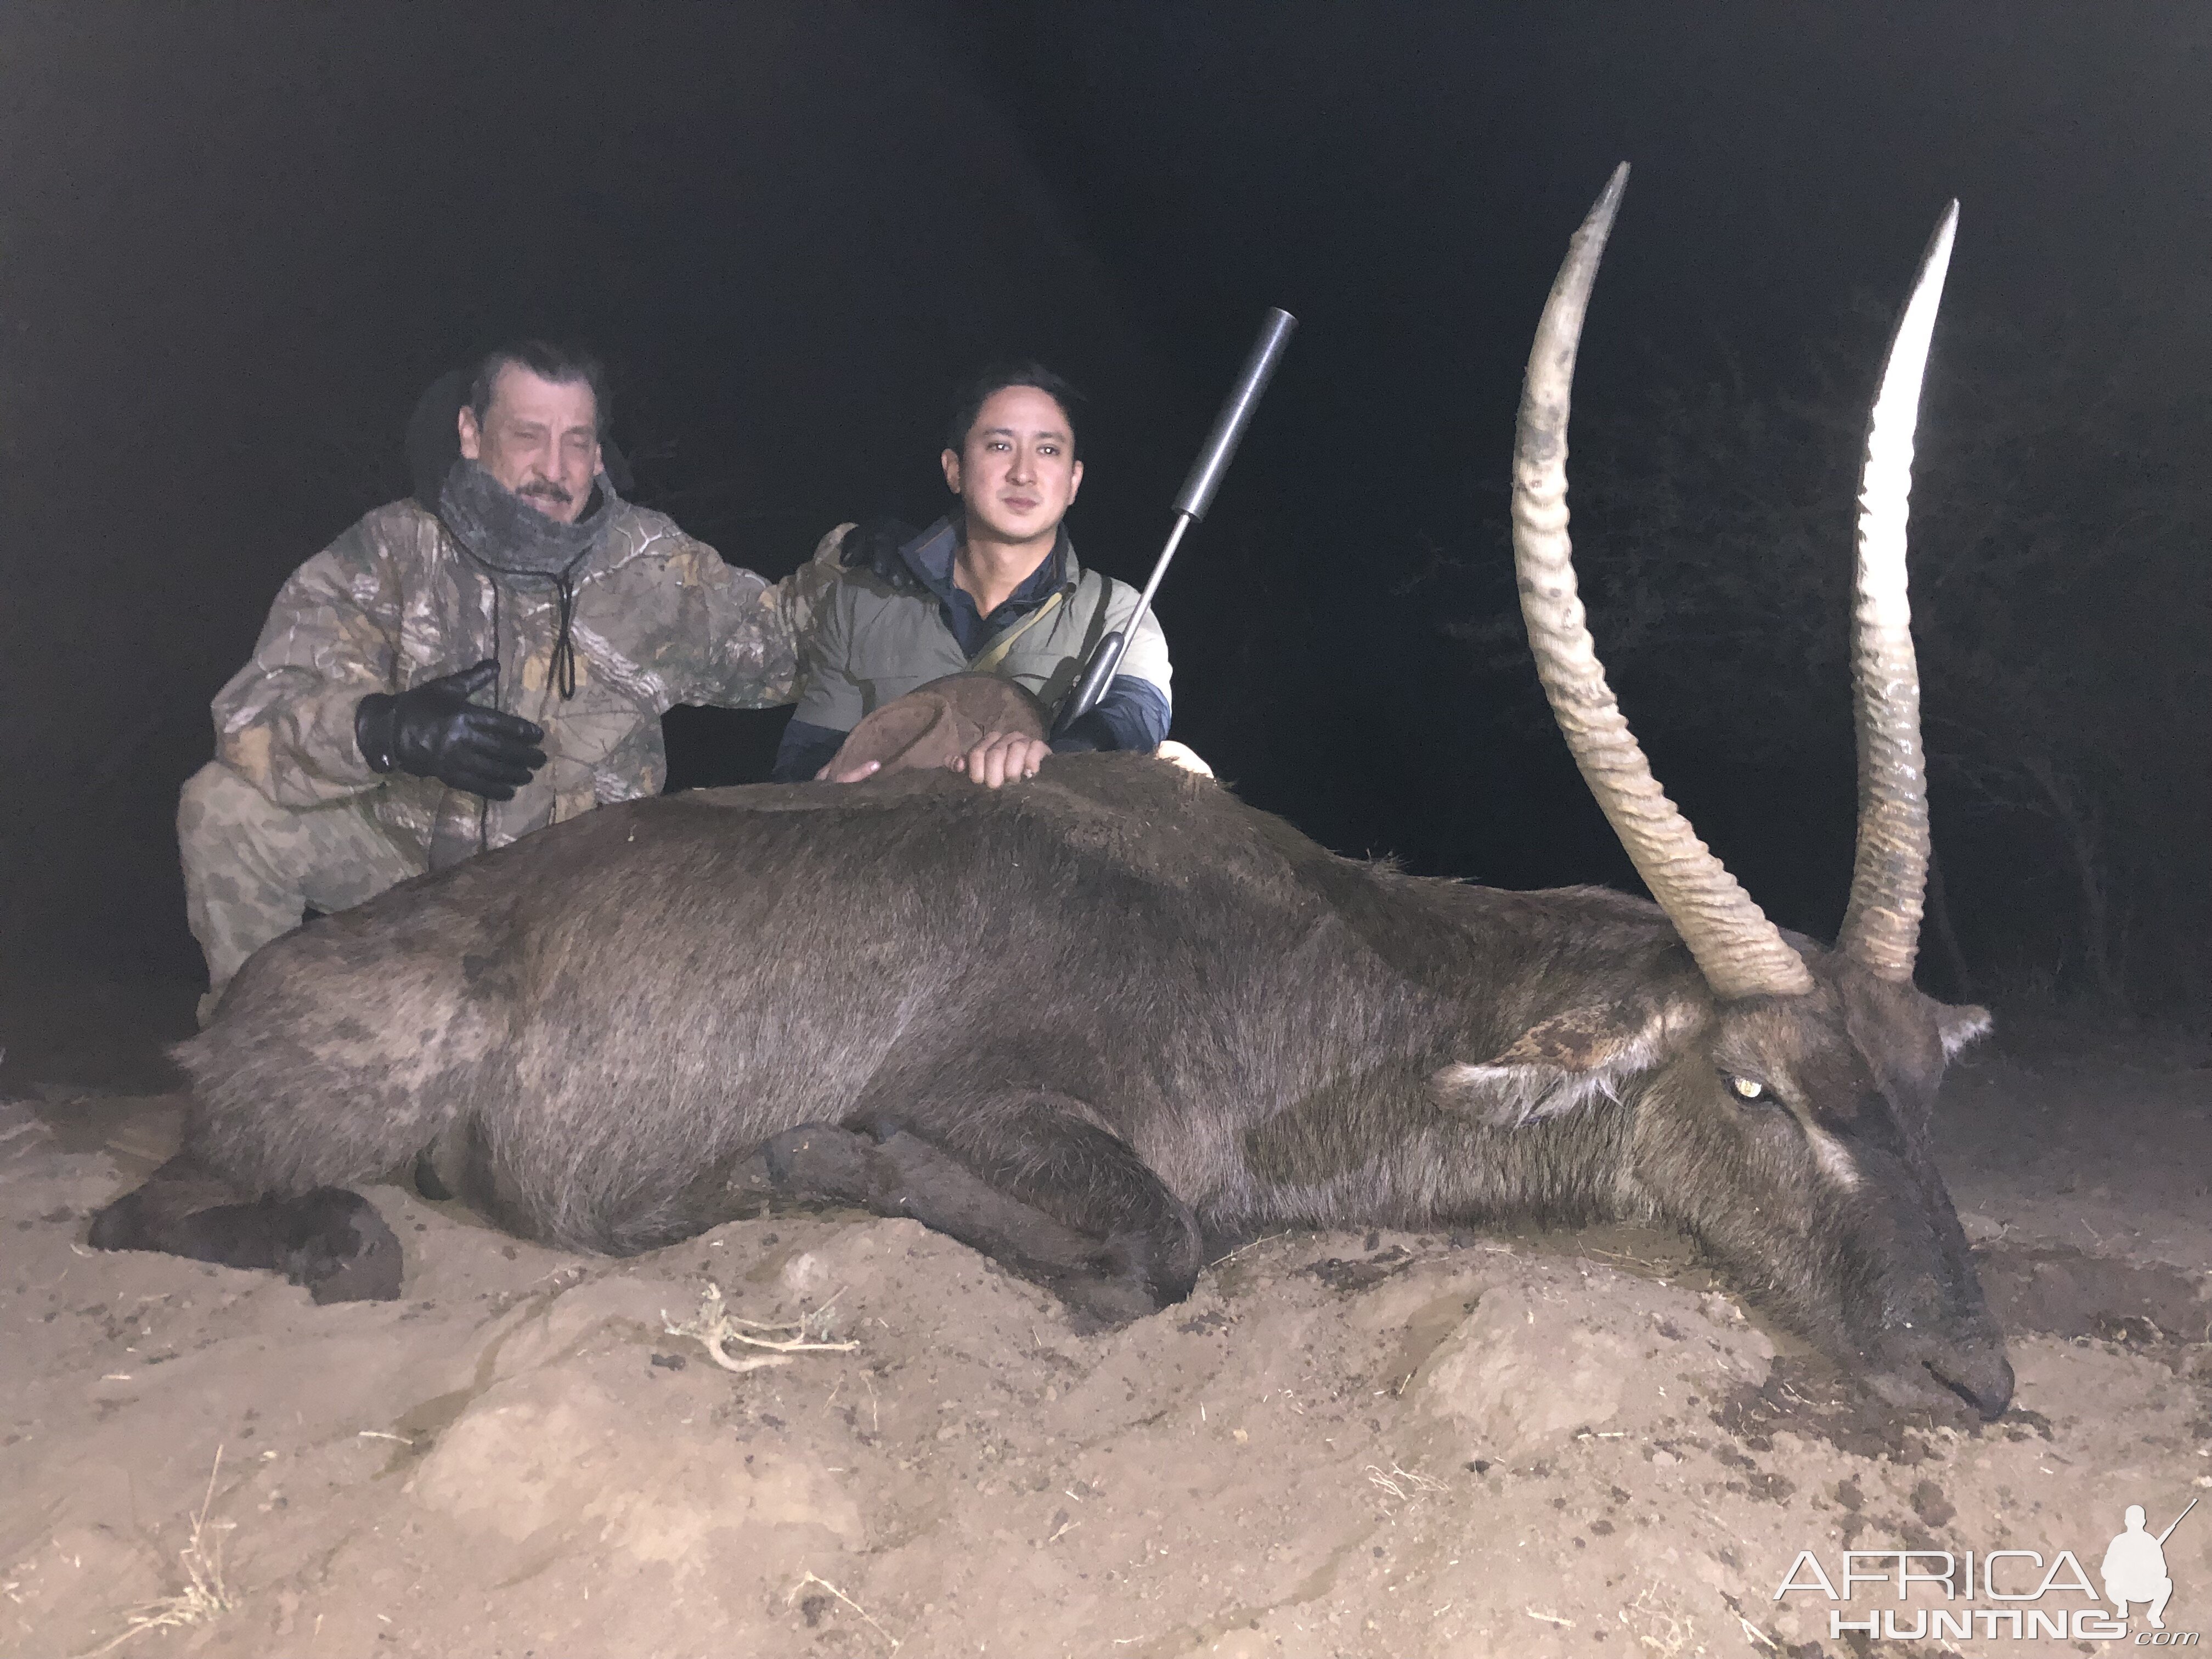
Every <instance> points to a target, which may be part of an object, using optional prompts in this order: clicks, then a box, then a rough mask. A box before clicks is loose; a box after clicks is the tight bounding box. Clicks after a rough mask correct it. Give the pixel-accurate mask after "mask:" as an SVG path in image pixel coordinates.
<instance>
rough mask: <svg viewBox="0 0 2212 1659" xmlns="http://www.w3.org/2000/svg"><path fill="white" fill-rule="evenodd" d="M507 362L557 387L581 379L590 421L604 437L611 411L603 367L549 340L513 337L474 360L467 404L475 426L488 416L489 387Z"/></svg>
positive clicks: (582, 352)
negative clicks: (589, 403)
mask: <svg viewBox="0 0 2212 1659" xmlns="http://www.w3.org/2000/svg"><path fill="white" fill-rule="evenodd" d="M509 363H513V365H514V366H515V367H516V368H526V369H528V370H529V371H530V372H531V373H532V374H535V375H536V376H538V379H539V380H550V381H552V382H553V384H554V385H556V386H574V385H575V383H576V382H577V381H579V380H581V381H583V382H584V384H585V385H586V386H590V387H591V388H592V412H593V413H592V418H593V422H594V423H595V425H596V426H597V428H598V430H599V436H600V437H602V438H604V437H605V436H606V433H607V427H608V424H609V422H610V421H611V417H612V416H613V413H614V408H613V405H612V404H611V403H610V402H609V401H608V398H607V372H606V370H605V368H603V367H601V365H600V362H599V359H598V358H597V357H595V356H592V354H591V353H590V352H588V351H586V350H585V349H584V348H583V347H581V346H579V345H568V344H562V343H556V342H554V341H551V340H516V341H514V342H513V343H510V344H507V345H503V346H500V347H498V348H496V349H493V350H490V351H487V352H485V353H484V355H483V356H481V357H479V358H478V359H477V366H476V368H474V369H473V370H471V373H470V374H469V407H470V409H471V410H474V411H475V413H476V417H477V425H478V426H482V425H483V423H484V422H485V421H486V420H487V419H488V418H489V416H490V415H491V393H492V387H493V386H495V385H496V384H497V383H498V380H499V372H500V370H501V369H503V368H506V367H507V365H508V364H509Z"/></svg>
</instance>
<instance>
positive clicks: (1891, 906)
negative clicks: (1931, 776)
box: [1836, 201, 1959, 984]
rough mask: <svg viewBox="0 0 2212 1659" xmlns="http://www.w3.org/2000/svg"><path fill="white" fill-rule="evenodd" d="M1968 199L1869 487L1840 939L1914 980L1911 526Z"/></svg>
mask: <svg viewBox="0 0 2212 1659" xmlns="http://www.w3.org/2000/svg"><path fill="white" fill-rule="evenodd" d="M1958 228H1959V204H1958V203H1956V202H1955V201H1954V202H1953V203H1952V204H1950V205H1949V206H1948V207H1946V208H1945V209H1944V210H1943V217H1942V222H1940V223H1939V224H1937V225H1936V234H1935V235H1933V236H1932V237H1930V238H1929V241H1928V251H1927V252H1925V253H1923V254H1922V255H1921V256H1920V271H1919V274H1918V275H1917V276H1915V277H1914V278H1913V282H1912V294H1911V297H1910V298H1908V299H1907V300H1906V301H1905V309H1904V311H1903V312H1902V313H1899V317H1898V319H1897V332H1896V333H1895V334H1894V335H1893V337H1891V339H1890V343H1889V357H1888V360H1887V362H1885V363H1884V364H1883V365H1882V371H1881V391H1880V392H1876V393H1875V400H1874V413H1873V414H1872V415H1871V416H1869V419H1868V421H1867V447H1866V470H1865V471H1864V473H1863V474H1862V475H1861V479H1860V483H1859V534H1858V579H1857V589H1856V592H1855V595H1854V599H1853V604H1852V611H1851V617H1852V624H1851V684H1852V690H1853V702H1854V709H1853V712H1854V714H1855V716H1856V724H1857V728H1858V750H1859V839H1858V850H1857V854H1855V855H1854V856H1853V859H1852V862H1851V899H1850V904H1849V905H1848V906H1847V907H1846V908H1845V909H1844V926H1843V932H1842V933H1841V934H1840V935H1838V938H1837V940H1836V947H1837V949H1838V950H1840V951H1843V952H1844V954H1845V955H1846V956H1848V957H1851V958H1852V960H1854V961H1856V962H1857V963H1860V964H1861V965H1862V966H1863V967H1864V968H1865V969H1867V970H1868V971H1869V973H1872V974H1874V975H1876V976H1877V977H1878V978H1881V979H1886V980H1891V981H1895V982H1897V983H1899V984H1907V983H1910V982H1911V978H1912V962H1913V957H1915V956H1916V955H1917V953H1918V951H1919V948H1920V905H1921V899H1922V896H1923V893H1924V892H1925V890H1926V888H1927V885H1928V845H1929V841H1928V763H1927V759H1926V757H1924V756H1923V754H1922V752H1921V748H1920V668H1919V665H1918V664H1917V662H1916V661H1915V660H1914V659H1913V655H1912V605H1911V600H1910V599H1908V598H1907V597H1906V594H1905V516H1906V502H1907V498H1908V497H1909V496H1910V495H1911V492H1912V433H1913V428H1914V426H1915V425H1916V424H1917V422H1918V419H1919V414H1920V382H1921V378H1922V376H1923V374H1925V373H1926V371H1927V368H1928V344H1929V338H1930V337H1931V336H1932V335H1933V333H1934V332H1935V328H1936V306H1937V305H1938V303H1939V302H1940V301H1942V297H1943V274H1944V272H1945V270H1948V268H1949V266H1950V263H1951V240H1952V237H1953V235H1954V233H1955V232H1956V231H1957V229H1958Z"/></svg>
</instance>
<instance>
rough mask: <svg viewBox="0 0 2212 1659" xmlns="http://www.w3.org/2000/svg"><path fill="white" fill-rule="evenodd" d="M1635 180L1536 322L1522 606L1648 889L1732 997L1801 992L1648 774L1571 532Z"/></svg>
mask: <svg viewBox="0 0 2212 1659" xmlns="http://www.w3.org/2000/svg"><path fill="white" fill-rule="evenodd" d="M1627 185H1628V166H1627V163H1626V162H1623V163H1622V164H1621V165H1620V167H1619V168H1617V169H1616V170H1615V171H1614V173H1613V179H1612V180H1611V182H1610V183H1608V184H1607V185H1606V187H1605V193H1604V194H1603V195H1602V196H1601V197H1598V199H1597V204H1596V206H1595V207H1593V208H1592V209H1591V210H1590V211H1589V217H1588V218H1587V219H1585V220H1583V225H1582V228H1581V229H1580V230H1578V231H1577V232H1576V233H1575V235H1574V240H1573V241H1572V242H1571V243H1570V244H1569V245H1568V248H1567V258H1566V263H1565V264H1562V265H1561V266H1560V267H1559V277H1558V279H1557V280H1556V281H1555V282H1553V284H1552V293H1551V297H1550V298H1549V299H1548V300H1547V301H1545V302H1544V315H1543V319H1542V320H1541V321H1540V322H1539V323H1538V324H1537V325H1536V343H1535V346H1534V349H1532V350H1531V351H1530V352H1529V354H1528V380H1526V381H1525V382H1524V383H1523V385H1522V392H1521V415H1520V419H1519V422H1518V423H1517V425H1516V429H1515V435H1514V445H1513V564H1514V568H1515V570H1516V573H1517V574H1518V577H1519V582H1520V589H1521V615H1522V620H1523V621H1524V622H1525V623H1527V624H1528V645H1529V648H1530V649H1531V650H1532V651H1534V653H1535V657H1536V671H1537V673H1538V675H1539V676H1540V677H1541V678H1542V680H1543V683H1544V695H1545V696H1546V697H1547V698H1548V699H1549V700H1550V702H1551V705H1552V714H1553V718H1554V719H1556V720H1558V721H1559V730H1560V732H1562V733H1563V734H1564V735H1565V738H1566V740H1567V747H1568V749H1569V750H1571V751H1572V753H1573V755H1574V757H1575V764H1576V765H1577V766H1578V767H1580V768H1581V769H1582V775H1583V781H1585V782H1587V783H1588V784H1589V787H1590V793H1592V794H1594V795H1595V796H1596V797H1597V804H1598V805H1599V806H1600V807H1601V808H1602V809H1603V810H1604V812H1605V816H1606V818H1607V821H1608V822H1609V823H1611V824H1612V825H1613V833H1614V834H1615V835H1617V836H1620V842H1621V845H1622V846H1623V847H1625V848H1627V849H1628V856H1629V857H1630V859H1632V860H1633V861H1634V862H1635V865H1636V869H1637V873H1638V874H1639V875H1641V876H1642V877H1643V878H1644V884H1645V885H1646V886H1647V887H1649V888H1650V890H1651V896H1652V897H1654V898H1655V899H1656V900H1658V902H1659V904H1660V908H1662V909H1664V910H1665V911H1666V913H1667V916H1668V920H1669V921H1672V922H1673V923H1674V930H1675V932H1677V933H1680V934H1681V936H1682V942H1683V943H1684V944H1686V945H1688V946H1689V947H1690V954H1691V955H1692V957H1695V958H1696V959H1697V963H1698V967H1699V969H1700V970H1701V971H1702V972H1703V973H1704V974H1705V980H1706V982H1707V983H1708V984H1710V985H1711V987H1712V988H1713V994H1715V995H1716V996H1718V997H1720V998H1722V999H1723V1000H1735V999H1737V998H1741V997H1752V996H1801V995H1802V994H1804V993H1806V992H1808V991H1809V990H1811V989H1812V988H1813V976H1812V975H1811V974H1810V973H1809V972H1808V971H1807V969H1806V967H1805V963H1804V959H1803V958H1802V957H1800V956H1799V955H1798V954H1797V952H1796V951H1794V950H1792V949H1791V948H1790V945H1789V943H1788V942H1787V941H1786V940H1785V939H1783V937H1782V933H1781V930H1780V929H1779V928H1778V927H1775V925H1774V924H1773V923H1772V922H1771V921H1768V920H1767V919H1766V914H1765V912H1764V911H1763V910H1761V909H1760V908H1759V906H1757V905H1756V904H1754V903H1753V902H1752V900H1751V896H1750V895H1749V894H1748V893H1747V892H1745V891H1744V890H1743V889H1742V887H1741V886H1740V885H1739V884H1737V882H1736V879H1735V877H1733V876H1731V875H1729V872H1728V869H1727V867H1726V866H1724V865H1723V864H1722V862H1721V861H1720V860H1718V859H1717V858H1716V857H1714V856H1713V854H1712V853H1711V850H1710V849H1709V848H1707V847H1706V846H1705V842H1701V841H1699V839H1698V836H1697V832H1696V831H1695V830H1694V829H1692V828H1691V827H1690V821H1689V820H1688V819H1687V818H1686V817H1683V816H1682V813H1681V811H1680V808H1678V807H1677V806H1676V805H1674V802H1673V801H1671V800H1669V799H1668V798H1667V794H1666V792H1665V791H1664V790H1662V789H1661V788H1660V787H1659V784H1658V781H1657V780H1656V779H1655V778H1654V777H1653V776H1652V775H1651V763H1650V761H1649V760H1647V759H1645V758H1644V750H1643V749H1642V748H1641V747H1639V746H1638V744H1637V741H1636V737H1635V734H1634V733H1633V732H1631V731H1630V730H1629V729H1628V722H1627V720H1626V719H1625V718H1623V717H1622V714H1621V712H1620V702H1619V701H1618V700H1617V699H1616V698H1615V697H1614V696H1613V690H1612V688H1611V687H1610V686H1608V685H1607V684H1606V678H1605V669H1604V666H1603V665H1601V663H1600V662H1599V661H1598V659H1597V651H1596V647H1595V646H1594V645H1593V644H1592V642H1591V640H1590V635H1589V626H1588V623H1587V621H1586V619H1585V617H1584V615H1583V605H1582V600H1581V599H1579V598H1578V597H1577V592H1576V586H1575V567H1574V548H1573V545H1572V544H1571V542H1570V541H1569V539H1568V537H1567V411H1568V405H1569V402H1570V400H1571V394H1572V392H1573V389H1574V378H1575V350H1576V347H1577V345H1578V344H1579V343H1580V342H1581V339H1582V330H1583V311H1584V310H1585V309H1586V308H1587V307H1588V306H1589V295H1590V285H1591V284H1592V283H1594V282H1595V280H1596V277H1597V265H1598V259H1599V257H1600V256H1601V254H1602V253H1603V252H1605V240H1606V236H1607V233H1608V232H1610V231H1611V229H1612V228H1613V214H1614V212H1615V211H1616V210H1618V209H1619V207H1620V196H1621V192H1622V191H1624V190H1625V189H1626V188H1627Z"/></svg>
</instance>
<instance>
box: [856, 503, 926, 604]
mask: <svg viewBox="0 0 2212 1659" xmlns="http://www.w3.org/2000/svg"><path fill="white" fill-rule="evenodd" d="M920 533H921V532H918V531H917V530H915V528H914V526H911V525H908V524H902V523H901V522H900V521H899V520H896V519H869V520H864V521H863V522H861V523H860V524H856V525H854V526H853V527H852V529H850V530H848V531H847V532H845V539H844V541H843V542H842V543H841V544H839V546H838V549H837V562H838V563H840V564H842V565H843V566H844V567H845V568H846V569H848V570H866V571H867V572H868V573H869V574H871V575H872V576H874V577H875V579H876V580H878V581H880V582H882V583H883V584H884V586H887V587H889V588H890V590H891V592H894V593H921V592H927V589H925V588H924V587H923V586H922V583H921V578H920V577H919V576H917V575H915V574H914V571H913V570H912V569H911V568H909V567H908V564H907V562H906V561H905V560H904V559H902V558H901V557H900V556H899V550H900V549H901V548H902V547H904V546H905V545H906V544H908V542H910V541H912V540H913V539H914V538H915V536H917V535H918V534H920Z"/></svg>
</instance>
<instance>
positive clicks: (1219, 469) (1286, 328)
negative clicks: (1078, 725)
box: [1052, 310, 1298, 738]
mask: <svg viewBox="0 0 2212 1659" xmlns="http://www.w3.org/2000/svg"><path fill="white" fill-rule="evenodd" d="M1297 325H1298V319H1297V318H1295V317H1293V316H1291V313H1289V312H1287V311H1282V310H1273V311H1270V312H1268V313H1267V316H1266V318H1265V319H1262V320H1261V324H1260V337H1259V338H1258V339H1257V340H1255V342H1254V343H1253V345H1252V352H1251V355H1250V356H1248V357H1247V358H1245V360H1244V367H1243V368H1242V369H1240V370H1238V371H1237V383H1236V385H1234V386H1231V387H1230V389H1229V400H1228V401H1227V402H1226V403H1225V404H1222V405H1221V412H1220V413H1219V414H1218V415H1217V416H1214V417H1213V430H1212V431H1211V432H1209V433H1208V434H1206V447H1204V448H1202V449H1200V451H1199V453H1198V459H1197V461H1196V462H1195V463H1194V465H1192V467H1191V469H1190V476H1189V477H1187V478H1185V479H1184V480H1183V481H1182V489H1180V490H1178V491H1176V498H1175V514H1176V521H1175V527H1174V528H1173V529H1172V530H1170V531H1169V532H1168V542H1167V545H1166V546H1165V547H1164V548H1162V549H1161V550H1160V556H1159V559H1158V562H1156V563H1155V564H1154V565H1153V566H1152V580H1149V581H1147V582H1146V584H1145V591H1144V592H1142V593H1140V594H1139V595H1138V596H1137V608H1136V609H1135V610H1134V611H1132V612H1130V614H1129V620H1128V622H1127V623H1126V624H1124V625H1123V626H1121V627H1120V628H1117V629H1114V630H1113V631H1112V632H1111V633H1109V634H1108V635H1106V636H1105V637H1104V638H1103V639H1102V640H1100V641H1098V645H1097V649H1095V650H1094V651H1092V652H1091V660H1090V661H1089V662H1087V663H1085V665H1084V667H1083V672H1082V673H1081V674H1080V675H1079V676H1078V677H1077V679H1076V682H1075V689H1074V690H1072V691H1070V692H1069V693H1068V694H1067V700H1066V702H1063V703H1061V704H1060V718H1059V719H1058V720H1054V722H1053V727H1052V735H1053V736H1054V737H1055V738H1058V737H1061V736H1063V735H1065V734H1066V731H1067V728H1068V727H1069V726H1073V725H1074V724H1075V722H1076V721H1078V720H1081V719H1082V718H1083V717H1084V716H1085V714H1089V713H1090V712H1091V710H1092V709H1094V708H1097V706H1098V700H1099V699H1100V698H1101V697H1103V696H1105V695H1106V688H1107V687H1108V686H1109V685H1111V684H1113V683H1114V675H1115V671H1116V670H1118V669H1119V668H1120V667H1121V653H1122V652H1123V651H1125V650H1126V649H1127V647H1128V643H1129V641H1131V640H1133V639H1134V638H1135V637H1136V636H1137V629H1138V627H1139V625H1140V624H1141V623H1143V622H1144V620H1145V613H1146V611H1149V610H1151V609H1152V595H1153V594H1154V593H1155V592H1158V589H1159V586H1160V578H1161V577H1163V576H1164V575H1166V574H1167V571H1168V561H1169V560H1170V559H1172V558H1174V557H1175V555H1176V547H1177V546H1178V545H1180V544H1182V536H1183V532H1185V531H1186V530H1188V529H1189V528H1190V527H1191V526H1193V525H1194V524H1196V523H1197V522H1198V521H1199V520H1200V519H1203V518H1204V517H1205V516H1206V508H1207V507H1211V506H1212V505H1213V492H1214V491H1215V490H1216V489H1218V488H1220V485H1221V475H1222V474H1223V473H1225V472H1226V471H1229V463H1230V461H1231V459H1232V458H1234V456H1235V455H1236V453H1237V445H1238V444H1239V443H1241V442H1242V441H1243V437H1244V428H1246V427H1248V426H1249V425H1251V423H1252V411H1253V410H1255V409H1256V408H1258V407H1259V404H1260V394H1261V392H1265V391H1266V390H1267V382H1268V381H1269V380H1273V378H1274V376H1275V368H1276V366H1277V365H1278V364H1279V363H1280V362H1282V361H1283V351H1284V349H1285V347H1287V346H1288V345H1289V344H1290V343H1291V330H1292V329H1294V328H1296V327H1297Z"/></svg>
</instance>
